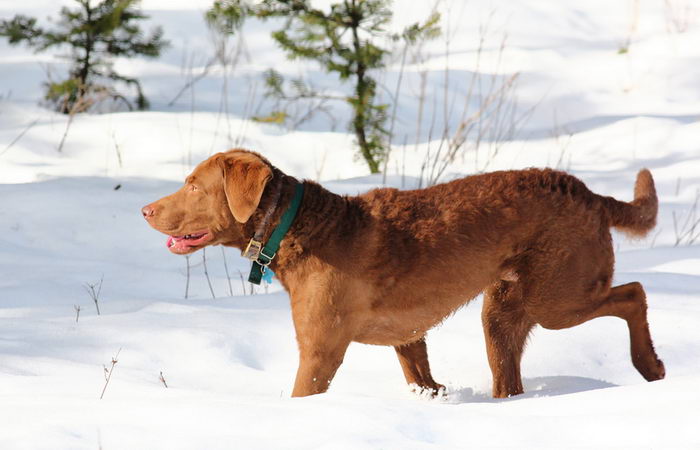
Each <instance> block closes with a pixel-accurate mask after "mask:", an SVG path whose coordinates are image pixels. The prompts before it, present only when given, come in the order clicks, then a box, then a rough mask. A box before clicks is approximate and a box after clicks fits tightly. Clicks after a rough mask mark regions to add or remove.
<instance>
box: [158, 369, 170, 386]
mask: <svg viewBox="0 0 700 450" xmlns="http://www.w3.org/2000/svg"><path fill="white" fill-rule="evenodd" d="M158 380H160V382H161V383H163V386H165V387H166V389H167V387H168V383H166V382H165V377H164V376H163V371H162V370H161V371H160V375H159V376H158Z"/></svg>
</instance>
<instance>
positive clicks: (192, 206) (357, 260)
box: [143, 150, 665, 397]
mask: <svg viewBox="0 0 700 450" xmlns="http://www.w3.org/2000/svg"><path fill="white" fill-rule="evenodd" d="M272 180H275V182H272ZM296 183H297V180H296V179H294V178H293V177H290V176H288V175H285V174H283V173H282V172H281V171H280V170H279V169H277V168H275V167H274V166H272V164H270V162H269V161H267V160H266V159H265V158H263V157H262V156H260V155H258V154H256V153H253V152H247V151H243V150H233V151H229V152H226V153H220V154H217V155H214V156H213V157H211V158H210V159H208V160H207V161H204V162H203V163H202V164H200V165H199V166H198V167H197V168H196V169H195V171H194V172H193V174H192V175H191V176H190V177H188V180H187V183H186V184H185V186H183V188H182V189H181V190H180V191H178V192H176V193H175V194H173V195H171V196H168V197H165V198H164V199H161V200H159V201H157V202H155V203H152V204H151V205H148V206H146V207H144V209H143V213H144V216H145V217H146V218H147V220H148V221H149V223H150V224H151V225H153V226H154V227H155V228H156V229H158V230H160V231H162V232H164V233H166V234H171V235H175V236H176V237H177V235H188V233H198V232H199V230H206V232H205V235H202V237H199V236H200V234H196V235H195V237H196V239H200V240H201V242H200V241H197V240H196V239H195V241H192V245H189V243H188V242H187V241H186V240H184V241H183V239H180V240H177V245H173V248H171V250H172V251H174V252H176V253H183V252H184V253H188V252H191V251H196V250H197V249H199V248H201V247H203V246H205V245H215V244H222V245H228V246H233V247H237V248H239V249H242V248H244V247H245V245H246V244H247V243H248V240H249V239H250V238H251V237H252V236H253V235H254V233H255V230H256V229H257V226H258V224H259V223H260V221H261V220H263V217H264V216H265V213H266V211H268V210H269V209H270V208H273V209H274V214H273V215H272V220H271V223H270V226H269V227H268V229H267V231H266V236H265V238H266V239H267V237H268V236H269V234H270V233H271V231H272V229H273V228H274V226H275V225H276V224H277V223H278V221H279V219H280V217H281V215H282V213H283V212H284V210H285V209H286V207H287V206H288V205H289V203H290V201H291V198H292V195H293V191H294V185H295V184H296ZM303 183H304V185H305V192H304V197H303V201H302V204H301V207H300V209H299V212H298V215H297V218H296V220H295V221H294V224H293V225H292V227H291V229H290V230H289V232H288V233H287V235H286V236H285V238H284V240H283V241H282V245H281V247H280V250H279V252H278V254H277V256H276V257H275V259H274V260H273V262H272V264H271V268H272V269H273V270H274V271H275V273H276V274H277V277H278V278H279V279H280V281H281V283H282V285H283V286H284V288H285V289H286V290H287V292H288V293H289V295H290V300H291V307H292V316H293V320H294V326H295V330H296V335H297V342H298V345H299V352H300V359H299V368H298V371H297V378H296V382H295V385H294V391H293V395H294V396H304V395H310V394H316V393H320V392H325V391H326V390H327V389H328V386H329V384H330V382H331V380H332V378H333V375H334V374H335V371H336V370H337V369H338V367H339V366H340V364H341V363H342V360H343V356H344V354H345V350H346V348H347V346H348V345H349V344H350V342H353V341H354V342H363V343H367V344H377V345H389V346H393V347H395V349H396V352H397V355H398V356H399V361H400V363H401V367H402V368H403V371H404V374H405V376H406V380H407V381H408V382H409V383H415V384H418V386H419V387H420V388H421V389H426V390H429V391H431V392H436V391H437V390H438V389H440V388H441V385H439V384H437V383H436V382H435V381H434V380H433V378H432V375H431V374H430V367H429V365H428V358H427V351H426V349H425V341H424V338H425V335H426V333H427V331H428V330H429V329H430V328H432V327H433V326H435V325H436V324H437V323H439V322H440V321H442V320H443V319H444V318H445V317H448V316H449V315H450V314H451V313H453V312H454V311H455V310H456V309H457V308H459V307H460V306H462V305H464V304H465V303H467V302H468V301H469V300H470V299H472V298H474V297H475V296H476V295H478V294H479V293H480V292H484V293H485V302H484V310H483V314H482V320H483V325H484V333H485V336H486V347H487V354H488V358H489V364H490V366H491V370H492V372H493V381H494V386H493V395H494V396H496V397H505V396H510V395H515V394H519V393H522V392H523V387H522V382H521V379H520V359H521V356H522V352H523V349H524V347H525V340H526V338H527V335H528V333H529V331H530V330H531V329H532V327H533V326H534V325H536V324H539V325H541V326H543V327H546V328H550V329H560V328H567V327H572V326H575V325H578V324H580V323H583V322H585V321H587V320H590V319H592V318H595V317H600V316H605V315H608V316H616V317H620V318H622V319H624V320H626V321H627V324H628V327H629V330H630V339H631V349H632V359H633V363H634V366H635V367H636V368H637V369H638V370H639V372H640V373H641V374H642V375H643V376H644V377H645V378H646V379H647V380H656V379H660V378H663V377H664V374H665V372H664V367H663V364H662V363H661V361H660V360H659V359H658V358H657V356H656V353H655V352H654V349H653V345H652V341H651V337H650V335H649V328H648V324H647V319H646V300H645V294H644V290H643V289H642V287H641V285H640V284H639V283H631V284H628V285H624V286H618V287H612V286H611V281H612V274H613V263H614V255H613V249H612V241H611V236H610V227H611V226H612V227H618V228H620V229H622V230H624V231H628V232H630V233H633V234H635V235H643V234H645V233H647V232H648V231H649V230H650V229H651V228H652V227H653V226H654V223H655V220H656V211H657V199H656V193H655V191H654V183H653V180H652V178H651V174H650V173H649V172H648V171H646V170H643V171H641V172H640V174H639V176H638V180H637V184H636V187H635V200H634V201H633V202H631V203H625V202H620V201H618V200H615V199H613V198H611V197H602V196H599V195H597V194H594V193H592V192H591V191H590V190H588V188H586V186H585V185H584V184H583V183H582V182H581V181H580V180H578V179H577V178H575V177H573V176H571V175H568V174H566V173H563V172H558V171H553V170H548V169H545V170H539V169H528V170H520V171H506V172H494V173H488V174H483V175H474V176H470V177H466V178H462V179H458V180H455V181H452V182H450V183H445V184H440V185H437V186H433V187H430V188H427V189H419V190H412V191H399V190H396V189H375V190H372V191H370V192H368V193H366V194H363V195H360V196H355V197H347V196H345V197H344V196H339V195H336V194H333V193H331V192H329V191H327V190H326V189H324V188H323V187H321V186H320V185H318V184H316V183H314V182H311V181H304V182H303ZM274 186H279V187H278V188H279V189H281V194H280V197H279V202H278V204H277V205H275V204H273V203H274V201H273V200H272V199H273V198H276V197H275V196H274V195H273V192H272V190H273V189H277V188H275V187H274ZM202 232H204V231H202ZM190 236H191V235H190ZM169 243H171V241H169Z"/></svg>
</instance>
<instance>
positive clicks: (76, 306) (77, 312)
mask: <svg viewBox="0 0 700 450" xmlns="http://www.w3.org/2000/svg"><path fill="white" fill-rule="evenodd" d="M73 308H74V309H75V323H78V319H80V306H79V305H73Z"/></svg>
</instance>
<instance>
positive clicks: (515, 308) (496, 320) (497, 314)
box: [481, 281, 534, 398]
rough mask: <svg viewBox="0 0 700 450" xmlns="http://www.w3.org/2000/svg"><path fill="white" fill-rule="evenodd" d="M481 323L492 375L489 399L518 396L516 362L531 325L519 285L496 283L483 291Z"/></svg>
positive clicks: (518, 376)
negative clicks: (491, 393)
mask: <svg viewBox="0 0 700 450" xmlns="http://www.w3.org/2000/svg"><path fill="white" fill-rule="evenodd" d="M481 320H482V323H483V326H484V336H485V338H486V353H487V356H488V359H489V366H490V367H491V373H492V374H493V396H494V397H496V398H504V397H510V396H512V395H518V394H522V393H523V384H522V381H521V379H520V360H521V358H522V354H523V350H524V349H525V341H526V340H527V336H528V334H529V333H530V330H531V329H532V327H533V326H534V322H533V321H532V320H531V319H530V318H529V317H528V316H527V314H526V312H525V309H524V307H523V299H522V289H521V288H520V284H519V283H516V282H509V281H499V282H498V283H496V284H495V285H493V286H492V287H490V288H489V289H487V290H486V291H485V292H484V308H483V310H482V311H481Z"/></svg>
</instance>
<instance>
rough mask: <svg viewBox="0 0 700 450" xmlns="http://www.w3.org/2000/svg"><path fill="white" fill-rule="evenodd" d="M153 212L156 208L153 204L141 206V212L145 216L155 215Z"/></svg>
mask: <svg viewBox="0 0 700 450" xmlns="http://www.w3.org/2000/svg"><path fill="white" fill-rule="evenodd" d="M153 213H155V210H154V209H153V208H152V207H151V205H146V206H144V207H143V208H141V214H143V217H144V218H146V219H148V218H151V217H153Z"/></svg>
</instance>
